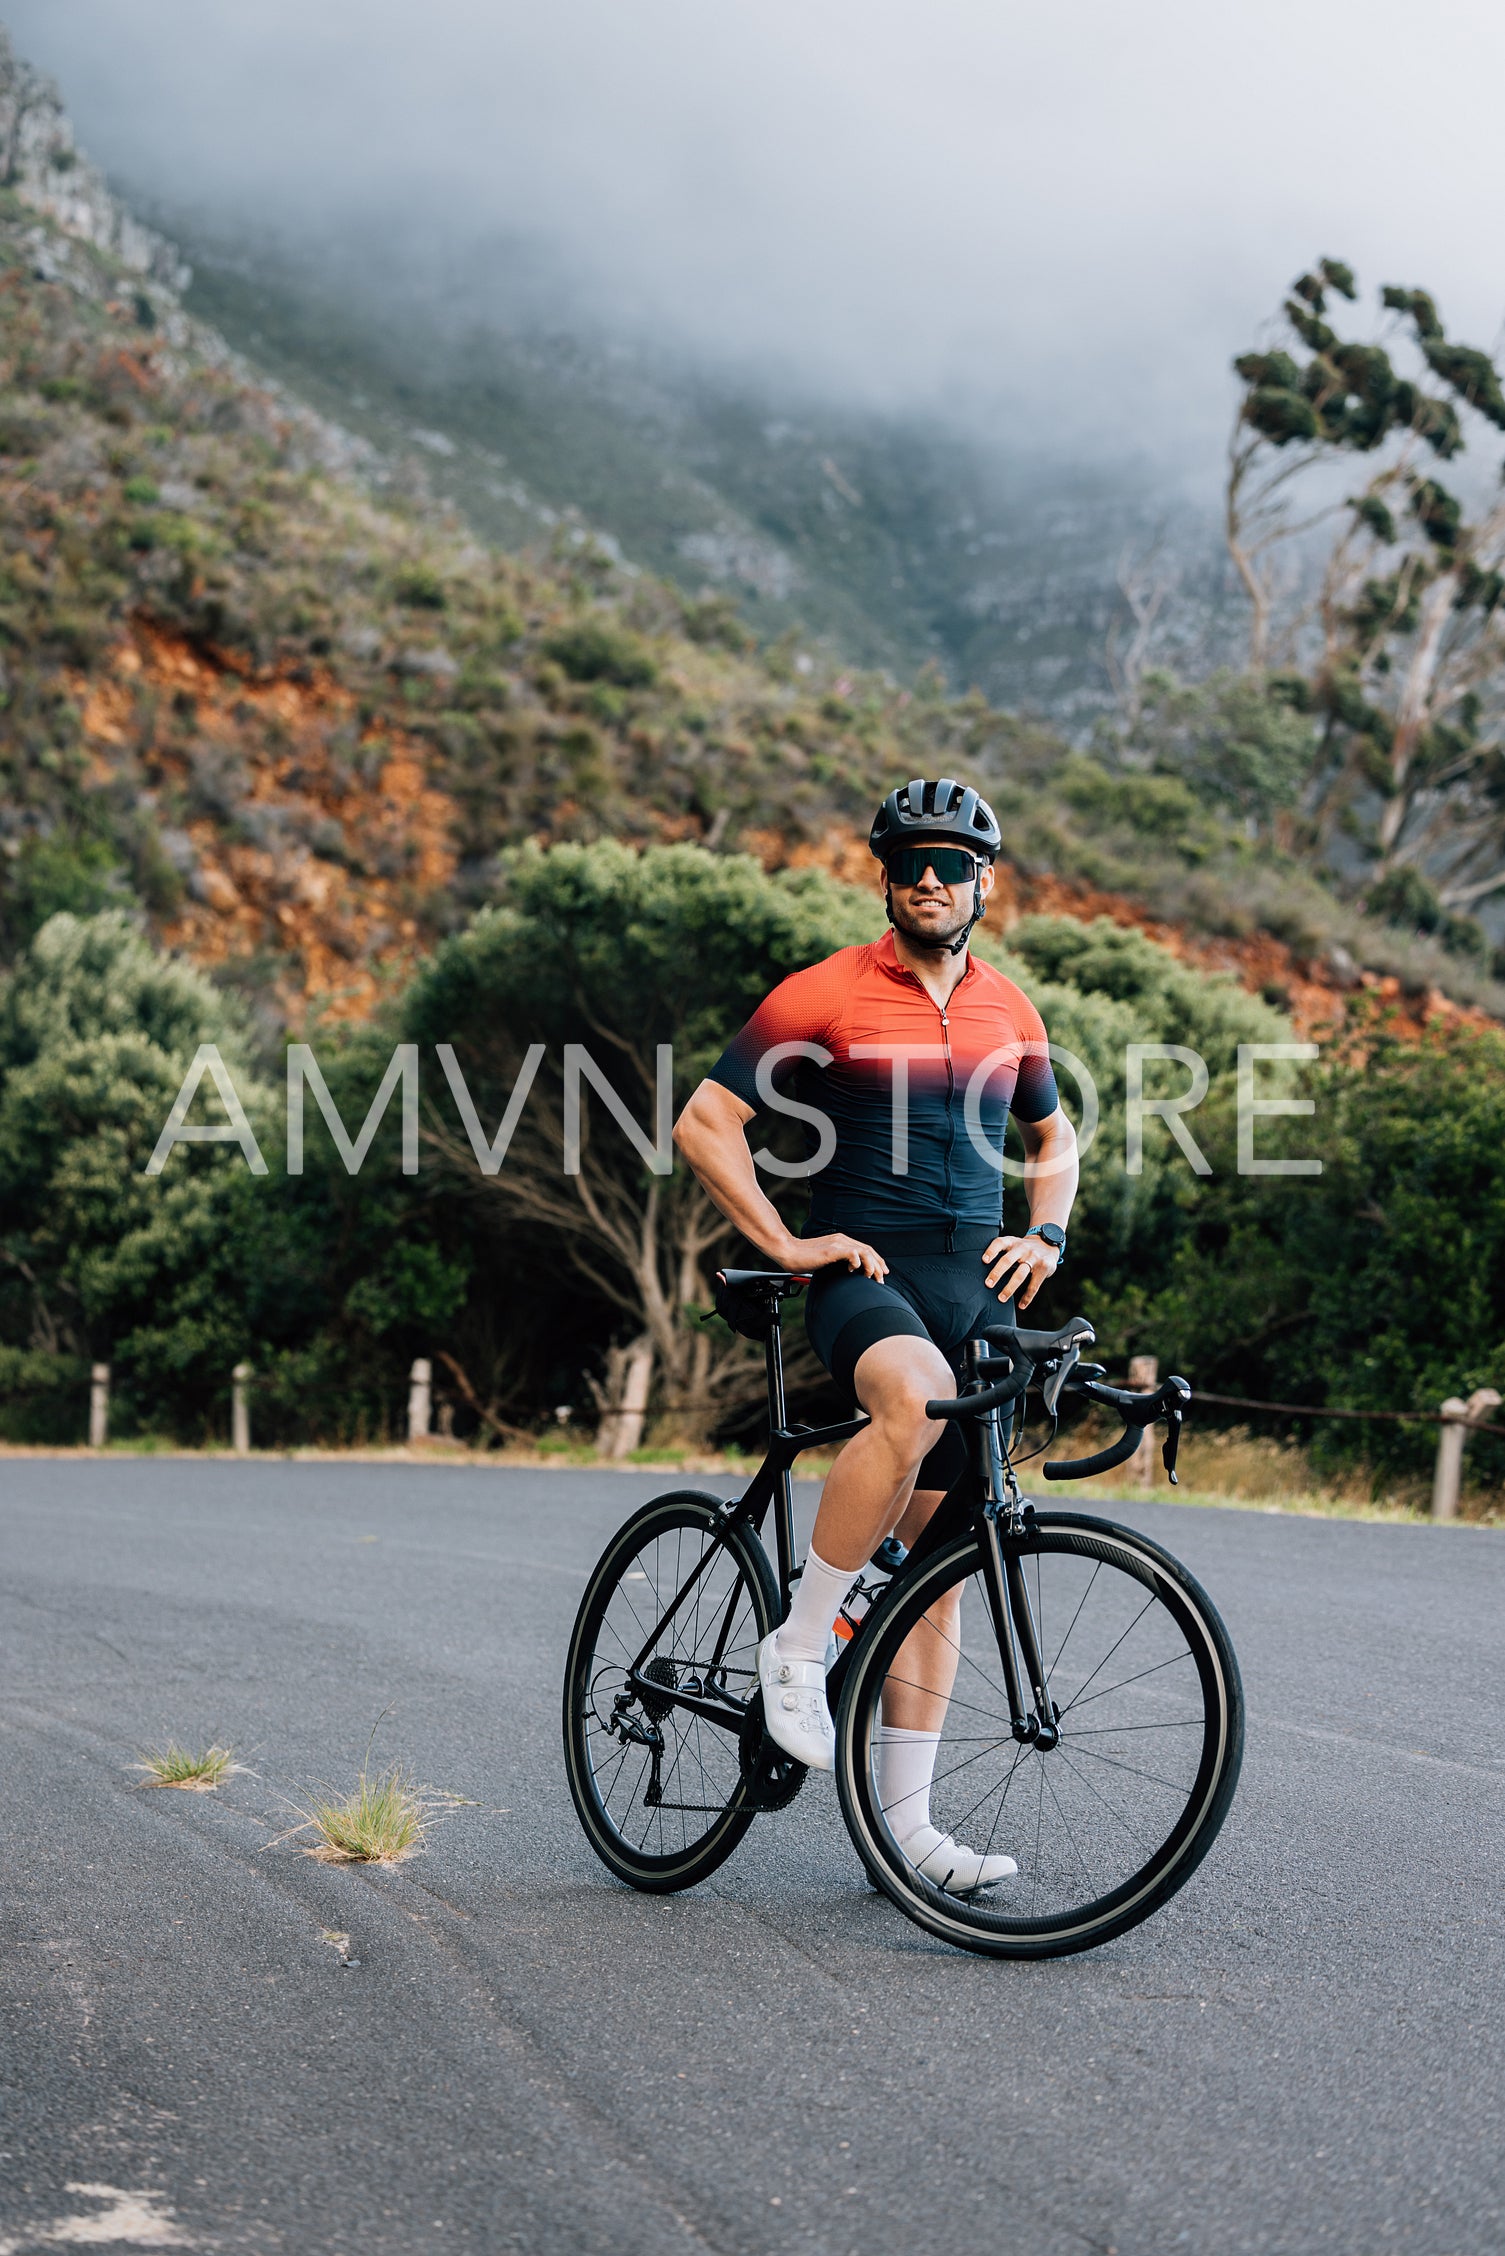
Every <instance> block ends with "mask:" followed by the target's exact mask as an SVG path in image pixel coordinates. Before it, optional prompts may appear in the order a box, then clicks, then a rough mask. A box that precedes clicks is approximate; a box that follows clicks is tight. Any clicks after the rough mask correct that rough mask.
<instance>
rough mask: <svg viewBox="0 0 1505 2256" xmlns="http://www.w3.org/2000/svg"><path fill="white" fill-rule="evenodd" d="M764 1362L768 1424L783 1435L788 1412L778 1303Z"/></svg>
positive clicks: (765, 1342) (782, 1337)
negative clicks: (785, 1398)
mask: <svg viewBox="0 0 1505 2256" xmlns="http://www.w3.org/2000/svg"><path fill="white" fill-rule="evenodd" d="M763 1362H764V1367H765V1368H766V1370H767V1373H768V1422H769V1425H770V1426H771V1428H772V1429H773V1431H774V1432H775V1433H782V1432H783V1430H784V1420H785V1418H786V1416H787V1415H788V1412H787V1410H786V1408H785V1403H784V1333H783V1326H782V1324H781V1322H780V1318H779V1305H778V1302H777V1301H775V1302H774V1307H773V1323H772V1325H771V1327H770V1329H769V1333H768V1337H767V1339H766V1340H765V1341H764V1343H763Z"/></svg>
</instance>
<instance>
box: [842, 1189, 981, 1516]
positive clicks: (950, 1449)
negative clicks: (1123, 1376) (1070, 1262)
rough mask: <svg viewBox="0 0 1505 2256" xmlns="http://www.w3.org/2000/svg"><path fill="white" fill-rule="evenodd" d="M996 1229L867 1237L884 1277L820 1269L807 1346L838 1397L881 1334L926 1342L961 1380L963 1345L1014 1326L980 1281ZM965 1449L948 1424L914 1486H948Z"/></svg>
mask: <svg viewBox="0 0 1505 2256" xmlns="http://www.w3.org/2000/svg"><path fill="white" fill-rule="evenodd" d="M1000 1235H1001V1229H1000V1228H999V1227H993V1228H989V1229H986V1230H983V1229H976V1228H966V1229H955V1230H951V1231H941V1230H909V1231H903V1232H898V1233H894V1234H891V1235H890V1236H888V1237H885V1238H883V1239H881V1240H880V1239H878V1238H876V1237H875V1238H872V1239H870V1240H868V1241H867V1242H868V1243H870V1244H871V1245H872V1247H873V1250H874V1251H875V1252H876V1253H881V1254H882V1256H883V1258H884V1260H885V1261H886V1262H887V1263H888V1275H887V1276H886V1277H885V1278H883V1279H882V1280H881V1281H880V1280H879V1279H877V1278H876V1277H867V1276H864V1275H863V1273H862V1271H861V1270H860V1269H840V1268H836V1269H820V1270H817V1272H816V1275H815V1279H814V1281H813V1283H812V1284H811V1287H810V1290H809V1292H808V1293H807V1295H806V1297H805V1330H806V1332H807V1333H808V1334H809V1338H810V1344H811V1346H812V1347H813V1348H814V1350H815V1352H816V1354H817V1355H818V1356H819V1357H820V1359H821V1361H822V1363H823V1364H824V1365H825V1367H826V1369H827V1370H828V1371H829V1372H830V1374H831V1376H832V1378H833V1379H834V1380H835V1381H836V1384H837V1385H838V1386H839V1387H840V1389H841V1391H842V1393H843V1394H845V1395H847V1396H849V1397H850V1398H851V1399H852V1400H854V1401H855V1399H856V1389H855V1386H854V1383H853V1373H854V1372H855V1370H856V1368H857V1362H858V1358H859V1357H860V1356H862V1355H864V1354H865V1353H866V1351H867V1350H868V1348H870V1347H872V1346H874V1345H875V1344H876V1343H877V1341H879V1340H884V1339H904V1338H907V1339H928V1340H930V1341H931V1342H933V1344H934V1345H935V1346H936V1347H938V1348H939V1349H940V1351H941V1353H942V1355H944V1356H945V1358H946V1361H947V1362H948V1363H949V1364H950V1365H951V1367H952V1369H953V1370H954V1371H955V1372H956V1374H957V1377H958V1379H960V1377H961V1356H962V1350H963V1348H964V1347H965V1345H966V1343H967V1341H968V1340H969V1339H975V1338H976V1337H977V1335H978V1333H979V1332H980V1331H981V1330H982V1328H983V1326H984V1325H985V1324H1012V1323H1013V1322H1014V1320H1015V1310H1014V1303H1013V1301H1012V1300H1004V1301H1000V1300H999V1298H998V1296H997V1294H996V1292H991V1291H990V1290H989V1289H988V1286H987V1285H986V1284H985V1282H984V1272H983V1261H982V1255H983V1249H984V1248H985V1247H986V1246H989V1245H991V1244H992V1242H993V1240H994V1239H995V1238H996V1237H998V1236H1000ZM966 1465H967V1450H966V1444H965V1442H964V1441H963V1439H962V1437H961V1434H960V1433H959V1432H958V1430H957V1427H956V1425H955V1423H952V1424H949V1425H948V1426H947V1428H946V1430H945V1432H944V1433H943V1434H942V1436H941V1438H940V1440H939V1441H938V1442H937V1443H936V1445H935V1447H934V1448H933V1449H932V1450H931V1452H930V1454H929V1456H928V1457H927V1458H926V1459H925V1462H924V1464H923V1465H922V1466H921V1467H920V1470H919V1474H918V1476H917V1478H916V1480H915V1486H916V1488H925V1489H934V1488H940V1489H945V1488H949V1487H950V1486H951V1484H952V1482H953V1481H954V1480H956V1479H958V1478H959V1476H960V1475H961V1474H962V1473H963V1472H964V1471H965V1470H966Z"/></svg>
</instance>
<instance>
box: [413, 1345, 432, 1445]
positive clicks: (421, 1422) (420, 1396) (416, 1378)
mask: <svg viewBox="0 0 1505 2256" xmlns="http://www.w3.org/2000/svg"><path fill="white" fill-rule="evenodd" d="M433 1378H434V1366H433V1364H432V1363H431V1362H430V1361H429V1359H428V1357H427V1356H426V1355H418V1356H415V1357H414V1359H413V1368H412V1370H411V1371H410V1372H409V1374H408V1439H409V1441H427V1440H428V1437H429V1423H430V1420H431V1418H432V1415H433V1407H434V1391H433Z"/></svg>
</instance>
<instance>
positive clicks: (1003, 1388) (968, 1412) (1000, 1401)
mask: <svg viewBox="0 0 1505 2256" xmlns="http://www.w3.org/2000/svg"><path fill="white" fill-rule="evenodd" d="M1031 1374H1032V1366H1031V1365H1030V1364H1028V1363H1026V1364H1025V1365H1024V1367H1023V1369H1022V1370H1018V1371H1012V1372H1010V1374H1009V1376H1008V1377H1007V1378H1006V1379H1000V1380H999V1381H998V1383H997V1385H996V1386H990V1387H984V1388H983V1389H982V1390H981V1392H980V1393H978V1394H959V1395H956V1396H954V1397H952V1398H950V1399H946V1398H941V1399H939V1400H937V1401H935V1402H927V1403H926V1405H925V1415H926V1417H927V1418H981V1417H984V1416H986V1414H987V1412H988V1411H989V1410H1001V1409H1002V1407H1003V1405H1004V1403H1005V1402H1017V1401H1018V1399H1019V1397H1020V1395H1021V1394H1023V1392H1024V1390H1025V1388H1026V1387H1027V1386H1028V1385H1029V1382H1030V1377H1031Z"/></svg>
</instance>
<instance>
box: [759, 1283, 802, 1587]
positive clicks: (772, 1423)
mask: <svg viewBox="0 0 1505 2256" xmlns="http://www.w3.org/2000/svg"><path fill="white" fill-rule="evenodd" d="M763 1362H764V1368H765V1369H766V1371H767V1373H768V1426H769V1431H770V1433H782V1432H783V1430H784V1427H785V1424H786V1423H787V1420H788V1415H789V1413H788V1408H787V1405H786V1403H785V1400H784V1329H783V1317H782V1309H781V1305H780V1301H779V1296H778V1294H777V1293H775V1294H774V1300H773V1322H772V1324H771V1325H770V1326H769V1330H768V1337H767V1338H766V1340H765V1341H764V1342H763ZM774 1541H775V1544H776V1546H777V1550H778V1569H779V1589H780V1592H781V1594H782V1596H783V1600H784V1604H785V1606H786V1607H787V1605H788V1603H789V1593H790V1590H791V1588H792V1586H793V1583H794V1580H795V1564H794V1479H793V1475H792V1474H791V1472H790V1468H789V1460H788V1459H787V1458H786V1459H785V1460H784V1463H783V1464H782V1465H781V1467H780V1468H779V1496H778V1511H777V1513H776V1515H775V1519H774Z"/></svg>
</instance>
